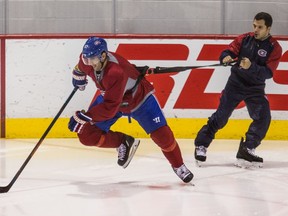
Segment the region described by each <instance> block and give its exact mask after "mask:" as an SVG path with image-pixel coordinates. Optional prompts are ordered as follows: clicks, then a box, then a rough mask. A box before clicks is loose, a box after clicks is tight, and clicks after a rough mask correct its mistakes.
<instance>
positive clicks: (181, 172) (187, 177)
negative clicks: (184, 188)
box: [172, 164, 194, 183]
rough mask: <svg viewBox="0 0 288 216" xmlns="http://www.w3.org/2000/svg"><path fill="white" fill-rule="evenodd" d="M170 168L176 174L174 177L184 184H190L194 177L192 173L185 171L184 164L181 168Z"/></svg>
mask: <svg viewBox="0 0 288 216" xmlns="http://www.w3.org/2000/svg"><path fill="white" fill-rule="evenodd" d="M172 168H173V170H174V172H175V173H176V175H177V176H178V177H179V178H180V179H181V180H182V181H183V182H185V183H188V182H190V181H191V180H192V179H193V177H194V175H193V173H192V172H191V171H190V170H188V169H187V167H186V166H185V164H182V166H180V167H178V168H174V167H172Z"/></svg>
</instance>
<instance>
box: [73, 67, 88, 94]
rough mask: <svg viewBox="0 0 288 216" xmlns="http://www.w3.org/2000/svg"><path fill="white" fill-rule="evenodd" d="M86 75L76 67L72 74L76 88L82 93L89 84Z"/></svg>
mask: <svg viewBox="0 0 288 216" xmlns="http://www.w3.org/2000/svg"><path fill="white" fill-rule="evenodd" d="M86 77H87V76H86V74H85V73H83V72H81V71H80V70H79V69H78V66H76V67H75V68H74V69H73V72H72V84H73V86H74V87H78V88H79V90H80V91H83V90H84V89H85V87H86V85H87V83H88V80H87V79H86Z"/></svg>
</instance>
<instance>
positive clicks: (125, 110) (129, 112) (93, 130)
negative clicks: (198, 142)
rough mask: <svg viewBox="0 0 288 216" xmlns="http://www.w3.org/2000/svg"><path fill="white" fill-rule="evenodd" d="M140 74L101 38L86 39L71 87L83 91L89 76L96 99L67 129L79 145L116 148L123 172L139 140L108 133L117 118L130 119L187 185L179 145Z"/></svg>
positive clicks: (78, 113) (188, 177)
mask: <svg viewBox="0 0 288 216" xmlns="http://www.w3.org/2000/svg"><path fill="white" fill-rule="evenodd" d="M145 72H146V71H144V72H143V73H140V72H139V71H138V70H137V69H136V67H135V66H134V65H132V64H130V63H129V62H128V61H127V60H126V59H124V58H123V57H121V56H120V55H118V54H116V53H113V52H109V51H108V49H107V43H106V41H105V40H104V39H103V38H98V37H90V38H89V39H88V40H87V41H86V43H85V44H84V47H83V50H82V53H81V54H80V59H79V62H78V64H77V65H76V66H75V68H74V70H73V80H72V82H73V85H74V86H77V87H79V89H80V90H84V89H85V86H86V84H87V76H89V77H90V78H91V79H92V80H93V81H94V82H95V84H96V87H97V89H98V90H99V91H100V92H101V94H99V96H98V97H96V98H95V99H93V100H92V103H91V105H90V107H89V109H88V110H87V112H85V111H76V113H75V114H74V115H73V116H72V117H71V118H70V122H69V124H68V127H69V129H70V130H71V131H73V132H77V134H78V137H79V140H80V142H81V143H82V144H84V145H87V146H95V147H99V148H117V150H118V165H120V166H122V167H123V168H126V167H127V166H128V165H129V163H130V161H131V159H132V158H133V156H134V154H135V152H136V150H137V148H138V145H139V143H140V140H138V139H135V138H134V137H132V136H130V135H127V134H124V133H122V132H114V131H111V130H110V127H111V126H112V125H113V124H114V123H115V122H116V121H117V120H118V119H119V118H120V117H121V116H128V117H129V118H133V119H135V120H136V121H137V122H138V123H139V124H140V125H141V127H142V128H143V129H144V130H145V131H146V133H147V134H150V137H151V138H152V140H153V141H154V142H155V143H156V144H157V145H158V146H159V147H160V148H161V150H162V152H163V154H164V156H165V157H166V158H167V160H168V161H169V162H170V164H171V166H172V169H173V170H174V172H175V173H176V174H177V176H178V177H179V178H180V179H181V180H182V181H184V182H186V183H188V182H190V181H191V180H192V178H193V174H192V173H191V172H190V170H188V169H187V167H186V166H185V164H184V163H183V159H182V155H181V151H180V148H179V145H178V143H177V141H176V140H175V138H174V135H173V132H172V131H171V129H170V127H169V126H168V125H167V122H166V119H165V117H164V115H163V113H162V110H161V108H160V106H159V104H158V102H157V99H156V97H155V96H154V94H153V92H154V88H153V86H152V85H151V84H150V82H148V81H147V80H146V79H145V77H144V74H145Z"/></svg>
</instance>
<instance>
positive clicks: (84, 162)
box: [0, 139, 288, 216]
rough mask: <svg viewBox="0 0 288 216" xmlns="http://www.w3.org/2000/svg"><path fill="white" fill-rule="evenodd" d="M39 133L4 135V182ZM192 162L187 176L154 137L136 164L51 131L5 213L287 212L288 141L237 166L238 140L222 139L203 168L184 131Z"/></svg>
mask: <svg viewBox="0 0 288 216" xmlns="http://www.w3.org/2000/svg"><path fill="white" fill-rule="evenodd" d="M37 142H38V139H8V140H5V139H1V140H0V163H1V164H0V168H1V171H0V185H1V186H6V185H7V184H8V183H9V182H10V181H11V180H12V178H13V176H14V175H15V174H16V172H17V171H18V169H19V168H20V166H21V165H22V164H23V162H24V161H25V159H26V158H27V157H28V155H29V154H30V152H31V151H32V149H33V148H34V146H35V145H36V143H37ZM178 142H179V144H180V148H181V149H182V153H183V158H184V160H185V162H186V165H187V167H189V168H190V169H191V171H192V172H193V173H194V179H193V180H192V184H184V183H182V182H181V181H180V179H178V177H177V176H176V175H175V173H174V172H173V171H172V169H171V167H170V165H169V164H168V161H166V159H165V158H164V156H163V155H162V153H161V152H160V149H159V148H158V147H157V146H156V145H155V144H153V143H152V142H151V141H150V140H148V139H141V143H140V146H139V148H138V151H137V152H136V155H135V157H134V159H133V160H132V162H131V163H130V165H129V166H128V167H127V168H126V169H123V168H121V167H119V166H118V165H117V163H116V161H117V153H116V151H115V149H99V148H93V147H85V146H82V145H81V144H80V143H79V142H78V140H77V139H45V140H44V142H43V144H42V145H41V146H40V148H39V149H38V150H37V152H36V153H35V155H34V156H33V157H32V159H31V161H30V162H29V163H28V165H27V166H26V168H25V169H24V171H23V173H22V174H21V175H20V176H19V178H18V179H17V181H16V182H15V184H14V185H13V186H12V188H11V189H10V191H9V192H8V193H4V194H0V216H26V215H27V216H80V215H81V216H90V215H91V216H92V215H97V216H102V215H103V216H104V215H109V216H160V215H161V216H162V215H163V216H184V215H185V216H194V215H195V216H198V215H199V216H214V215H215V216H238V215H239V216H287V215H288V141H268V140H265V141H263V143H262V145H261V146H260V147H259V149H257V151H256V153H257V154H258V155H259V156H262V157H263V158H264V167H263V168H261V169H241V168H237V167H235V166H233V163H234V162H235V155H236V152H237V149H238V145H239V141H238V140H215V141H214V142H213V143H212V144H211V146H210V148H209V149H208V155H207V156H208V161H207V163H206V164H205V165H204V166H203V167H201V168H199V167H196V165H195V162H194V157H193V151H194V145H193V140H188V139H187V140H186V139H178Z"/></svg>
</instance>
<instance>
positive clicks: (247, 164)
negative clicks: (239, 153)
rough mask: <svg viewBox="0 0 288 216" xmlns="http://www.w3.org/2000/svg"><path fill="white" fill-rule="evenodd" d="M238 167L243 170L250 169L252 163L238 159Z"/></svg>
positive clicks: (236, 164) (236, 163)
mask: <svg viewBox="0 0 288 216" xmlns="http://www.w3.org/2000/svg"><path fill="white" fill-rule="evenodd" d="M234 165H235V166H236V167H239V168H243V169H249V168H251V167H252V163H251V162H249V161H246V160H243V159H237V161H236V162H235V163H234Z"/></svg>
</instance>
